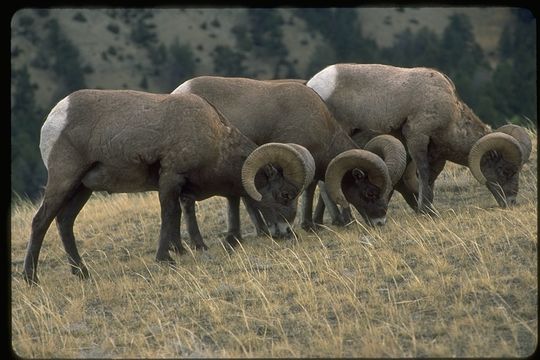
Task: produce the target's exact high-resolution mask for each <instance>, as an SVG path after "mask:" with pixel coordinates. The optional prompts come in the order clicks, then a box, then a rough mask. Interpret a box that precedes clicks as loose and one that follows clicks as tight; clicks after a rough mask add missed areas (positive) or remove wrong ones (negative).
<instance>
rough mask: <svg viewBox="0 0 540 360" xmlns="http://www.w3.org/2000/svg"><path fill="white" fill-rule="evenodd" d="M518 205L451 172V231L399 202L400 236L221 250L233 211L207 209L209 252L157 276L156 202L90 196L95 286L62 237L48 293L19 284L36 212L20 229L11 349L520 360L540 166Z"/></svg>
mask: <svg viewBox="0 0 540 360" xmlns="http://www.w3.org/2000/svg"><path fill="white" fill-rule="evenodd" d="M533 136H534V149H535V150H533V154H532V158H531V160H530V161H529V163H528V164H526V166H525V169H524V172H523V175H522V178H521V190H520V195H519V198H518V202H519V205H518V206H517V207H515V208H513V209H509V210H502V209H499V208H498V207H496V203H495V200H494V199H493V198H492V196H491V195H490V194H489V193H488V191H487V189H485V188H483V187H482V186H480V185H478V184H477V183H476V182H475V180H474V179H473V177H472V176H471V174H470V172H469V170H468V169H466V168H463V167H460V166H456V165H453V164H448V165H447V167H446V169H445V171H444V173H443V174H442V175H441V177H440V180H438V182H437V184H436V186H437V189H436V204H437V207H438V210H439V211H440V213H441V216H440V218H437V219H434V220H433V219H430V218H428V217H424V216H418V215H416V214H414V213H413V212H412V211H411V210H410V209H408V208H407V206H406V204H405V202H404V201H403V200H402V199H401V197H400V196H399V195H395V198H394V199H393V200H392V203H391V209H390V212H389V223H387V225H386V226H385V227H383V228H366V227H365V226H364V225H363V223H362V222H361V221H360V222H357V223H355V224H353V225H351V226H349V227H348V228H346V229H340V228H335V227H328V228H327V229H326V230H323V231H320V232H319V233H317V234H314V233H307V232H304V231H302V230H298V234H297V235H298V237H297V239H296V240H294V241H279V242H275V241H273V240H272V239H270V238H266V237H260V238H258V237H256V236H255V235H254V234H253V228H252V227H251V225H250V224H249V221H248V218H247V216H246V214H245V213H243V214H242V216H243V224H244V234H246V235H245V240H244V243H243V246H242V247H241V248H239V249H238V250H237V251H236V252H235V253H233V254H229V253H228V252H227V251H226V250H225V249H224V248H223V246H222V245H221V241H222V240H223V232H224V226H225V221H224V220H225V219H224V209H223V203H224V202H223V200H222V199H221V198H213V199H210V200H207V201H205V202H202V203H200V204H199V215H200V224H201V231H202V232H203V235H204V236H205V239H206V242H207V244H208V245H209V247H210V250H209V251H207V252H204V253H201V252H195V251H193V252H192V253H190V254H188V255H184V256H182V257H177V258H176V261H177V266H176V267H169V266H164V265H159V264H157V263H156V262H154V255H155V253H154V252H155V248H156V242H157V236H158V230H159V216H158V213H159V212H158V209H159V207H158V200H157V196H156V194H155V193H149V194H139V195H115V196H100V195H98V196H94V197H92V199H91V200H90V202H89V203H88V204H87V206H86V207H85V208H84V209H83V211H82V212H81V214H80V216H79V218H78V222H77V224H76V227H75V234H76V236H77V237H78V239H79V241H78V244H79V249H80V251H81V253H82V255H83V257H84V259H85V260H86V264H87V265H88V267H89V269H90V271H91V279H90V280H88V281H80V280H78V279H77V278H76V277H74V276H72V275H71V274H70V272H69V268H68V265H67V259H66V255H65V253H64V250H63V248H62V245H61V241H60V239H59V237H58V234H57V231H56V229H55V228H54V226H53V227H52V228H51V229H50V230H49V232H48V234H47V236H46V238H45V241H44V246H43V249H42V252H41V259H40V260H41V261H40V268H39V274H40V280H41V285H40V286H35V287H31V288H30V287H28V286H27V285H26V284H25V283H24V282H23V280H22V277H21V275H20V273H21V270H22V259H23V258H24V253H25V246H26V241H27V239H28V236H29V230H30V222H31V218H32V216H33V214H34V212H35V210H36V207H35V206H34V205H32V204H29V203H24V202H19V203H17V204H13V206H12V214H11V234H12V239H11V241H12V243H11V255H12V272H13V273H12V282H11V286H12V299H11V311H12V340H13V343H12V345H13V349H14V350H15V352H16V353H17V354H18V355H20V356H23V357H39V358H48V357H53V356H54V357H63V358H74V357H75V358H76V357H82V358H92V357H100V358H102V357H129V358H135V357H136V358H138V357H152V358H161V357H351V356H352V357H438V356H443V357H464V356H471V357H513V356H520V357H521V356H527V355H530V354H531V353H532V352H533V351H534V350H535V349H536V346H537V333H538V312H537V311H538V307H537V305H538V304H537V300H538V287H537V285H538V279H537V165H536V164H537V157H536V134H534V135H533Z"/></svg>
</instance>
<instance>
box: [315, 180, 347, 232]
mask: <svg viewBox="0 0 540 360" xmlns="http://www.w3.org/2000/svg"><path fill="white" fill-rule="evenodd" d="M319 190H320V192H319V194H320V196H321V197H322V199H323V201H324V205H325V206H326V208H328V212H329V213H330V218H331V219H332V225H338V226H344V225H345V224H346V223H345V221H344V220H343V217H342V216H341V213H340V211H339V208H338V207H337V205H336V203H335V202H334V201H332V199H330V196H328V193H327V192H326V185H325V184H324V182H322V181H320V182H319Z"/></svg>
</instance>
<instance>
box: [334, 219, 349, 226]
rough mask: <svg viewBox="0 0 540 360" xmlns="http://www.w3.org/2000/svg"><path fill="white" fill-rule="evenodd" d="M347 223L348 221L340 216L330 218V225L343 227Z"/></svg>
mask: <svg viewBox="0 0 540 360" xmlns="http://www.w3.org/2000/svg"><path fill="white" fill-rule="evenodd" d="M347 224H348V222H346V221H345V220H343V219H342V218H341V217H340V218H337V219H334V220H332V225H335V226H339V227H344V226H345V225H347Z"/></svg>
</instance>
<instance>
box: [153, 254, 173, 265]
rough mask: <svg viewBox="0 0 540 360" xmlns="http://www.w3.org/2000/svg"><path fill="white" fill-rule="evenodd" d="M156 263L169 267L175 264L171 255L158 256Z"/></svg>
mask: <svg viewBox="0 0 540 360" xmlns="http://www.w3.org/2000/svg"><path fill="white" fill-rule="evenodd" d="M156 261H157V262H159V263H163V264H169V265H174V264H175V262H174V260H173V258H172V257H171V256H170V255H169V254H164V255H157V256H156Z"/></svg>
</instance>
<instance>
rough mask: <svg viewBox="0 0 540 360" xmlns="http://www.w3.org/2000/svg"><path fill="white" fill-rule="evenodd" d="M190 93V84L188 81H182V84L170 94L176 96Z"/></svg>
mask: <svg viewBox="0 0 540 360" xmlns="http://www.w3.org/2000/svg"><path fill="white" fill-rule="evenodd" d="M190 92H191V83H190V80H187V81H184V82H183V83H182V84H180V85H179V86H178V87H177V88H176V89H174V91H173V92H172V93H171V94H178V93H190Z"/></svg>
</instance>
